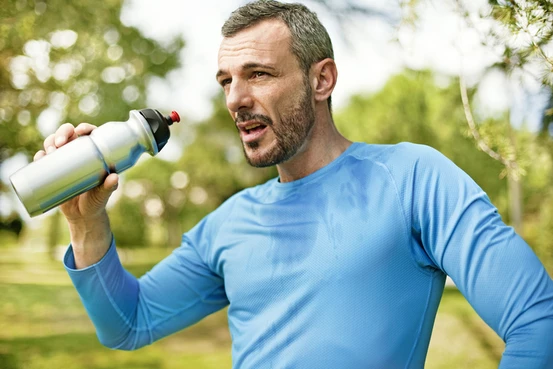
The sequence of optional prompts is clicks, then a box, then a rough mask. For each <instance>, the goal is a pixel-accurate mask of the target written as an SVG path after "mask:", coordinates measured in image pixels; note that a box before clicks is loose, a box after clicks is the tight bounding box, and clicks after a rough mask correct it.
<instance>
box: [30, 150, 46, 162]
mask: <svg viewBox="0 0 553 369" xmlns="http://www.w3.org/2000/svg"><path fill="white" fill-rule="evenodd" d="M45 155H46V152H45V151H44V150H40V151H37V152H36V154H35V156H34V157H33V161H37V160H38V159H40V158H42V157H43V156H45Z"/></svg>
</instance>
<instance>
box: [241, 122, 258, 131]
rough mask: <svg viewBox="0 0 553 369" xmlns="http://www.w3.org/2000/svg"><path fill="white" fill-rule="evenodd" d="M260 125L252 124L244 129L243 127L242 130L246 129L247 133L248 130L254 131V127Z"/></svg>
mask: <svg viewBox="0 0 553 369" xmlns="http://www.w3.org/2000/svg"><path fill="white" fill-rule="evenodd" d="M260 125H261V124H258V123H253V124H248V125H247V126H246V127H244V129H246V130H247V131H249V130H250V129H254V128H256V127H259V126H260Z"/></svg>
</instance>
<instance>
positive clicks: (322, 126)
mask: <svg viewBox="0 0 553 369" xmlns="http://www.w3.org/2000/svg"><path fill="white" fill-rule="evenodd" d="M319 118H320V117H319ZM349 145H351V141H349V140H348V139H346V138H345V137H344V136H342V135H341V134H340V133H339V132H338V130H337V129H336V126H335V125H334V122H333V121H332V117H330V115H327V116H325V117H324V119H321V120H316V122H315V125H314V126H313V129H312V131H311V132H310V134H309V136H308V137H307V139H306V141H305V143H304V144H303V146H302V147H300V149H299V150H298V152H297V153H296V154H295V155H294V156H293V157H292V158H291V159H289V160H287V161H286V162H284V163H281V164H278V165H277V170H278V174H279V177H280V182H292V181H295V180H298V179H300V178H303V177H306V176H308V175H310V174H311V173H313V172H315V171H317V170H319V169H321V168H323V167H325V166H326V165H328V164H330V163H331V162H332V161H333V160H334V159H336V158H337V157H338V156H340V155H341V154H342V153H343V152H344V151H345V150H346V149H347V148H348V147H349Z"/></svg>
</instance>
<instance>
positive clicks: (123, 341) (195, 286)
mask: <svg viewBox="0 0 553 369" xmlns="http://www.w3.org/2000/svg"><path fill="white" fill-rule="evenodd" d="M64 264H65V267H66V269H67V271H68V273H69V276H70V277H71V280H72V281H73V284H74V285H75V287H76V289H77V292H78V293H79V295H80V297H81V300H82V301H83V304H84V306H85V308H86V310H87V312H88V315H89V316H90V319H91V320H92V322H93V323H94V326H95V327H96V333H97V335H98V339H99V340H100V342H101V343H102V344H103V345H105V346H107V347H110V348H114V349H122V350H134V349H137V348H140V347H142V346H144V345H148V344H151V343H152V342H154V341H156V340H158V339H160V338H163V337H165V336H167V335H170V334H172V333H175V332H177V331H179V330H181V329H184V328H186V327H188V326H190V325H192V324H194V323H196V322H198V321H199V320H201V319H202V318H203V317H205V316H207V315H209V314H211V313H213V312H215V311H217V310H220V309H222V308H223V307H225V306H226V305H228V300H227V297H226V294H225V290H224V284H223V280H222V278H221V277H220V276H218V275H215V274H214V273H213V272H212V271H211V270H210V269H209V268H208V267H207V266H206V265H205V263H204V261H203V260H202V259H201V257H200V255H199V254H198V252H197V251H196V249H195V247H194V246H193V245H192V244H191V243H190V242H189V241H188V240H187V238H186V236H185V237H184V238H183V243H182V245H181V246H180V247H179V248H177V249H176V250H175V251H173V253H172V254H171V255H169V256H168V257H167V258H165V259H164V260H162V261H161V262H160V263H158V264H157V265H156V266H154V268H153V269H152V270H151V271H149V272H148V273H146V274H145V275H144V276H143V277H141V278H140V279H136V278H135V277H134V276H133V275H131V274H130V273H128V272H127V271H126V270H125V269H124V268H123V266H122V265H121V262H120V260H119V257H118V255H117V252H116V248H115V241H114V240H112V242H111V244H110V247H109V248H108V251H107V253H106V254H105V255H104V256H103V257H102V259H101V260H100V261H99V262H97V263H95V264H92V265H90V266H88V267H86V268H83V269H76V268H75V256H74V252H73V248H72V247H70V248H69V249H68V251H67V253H66V255H65V258H64Z"/></svg>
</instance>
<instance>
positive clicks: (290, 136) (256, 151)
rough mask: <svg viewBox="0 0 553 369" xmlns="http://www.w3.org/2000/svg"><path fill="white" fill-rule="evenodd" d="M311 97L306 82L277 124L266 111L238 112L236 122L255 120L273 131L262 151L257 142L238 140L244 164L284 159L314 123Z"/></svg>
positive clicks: (260, 165) (267, 163) (258, 164)
mask: <svg viewBox="0 0 553 369" xmlns="http://www.w3.org/2000/svg"><path fill="white" fill-rule="evenodd" d="M311 97H312V91H311V86H310V85H309V84H308V83H306V84H305V87H304V93H303V96H302V97H301V100H300V101H299V104H298V105H297V106H296V107H294V108H293V109H291V110H290V111H289V112H288V113H286V115H283V116H282V118H281V120H280V124H279V125H277V126H275V125H274V124H273V121H272V119H271V118H269V117H268V116H266V115H262V114H251V113H248V112H244V113H238V116H237V118H236V122H240V121H247V120H258V121H261V122H263V123H264V124H266V125H267V126H269V127H270V128H271V129H272V130H273V133H274V135H275V141H274V143H273V145H272V147H270V148H267V149H265V152H264V153H262V154H261V150H262V148H261V147H260V145H259V142H257V141H254V142H248V143H243V142H242V148H243V150H244V156H245V157H246V160H247V161H248V164H250V165H251V166H253V167H256V168H264V167H269V166H273V165H277V164H280V163H284V162H286V161H287V160H289V159H290V158H292V157H293V156H294V155H295V154H296V153H297V152H298V150H299V148H300V147H301V146H302V145H303V144H304V143H305V140H306V139H307V136H308V135H309V133H310V132H311V129H312V128H313V125H314V124H315V111H314V109H313V106H312V105H311ZM246 146H247V147H248V148H249V149H250V150H251V151H253V152H252V153H251V154H250V155H248V150H247V149H246Z"/></svg>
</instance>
